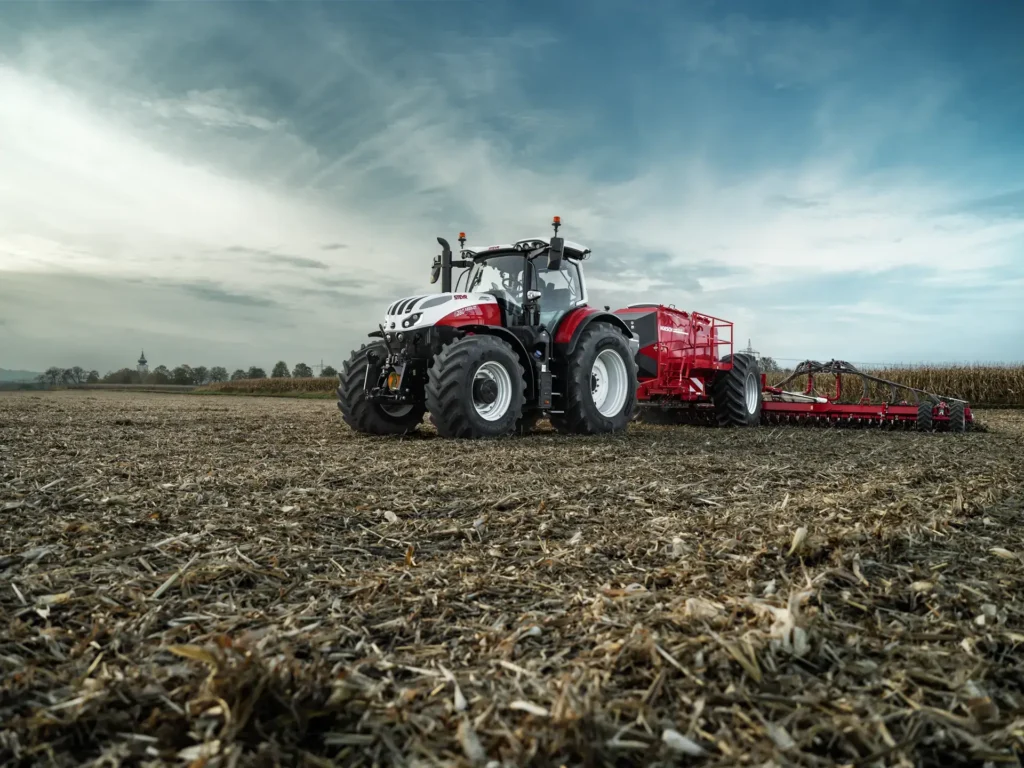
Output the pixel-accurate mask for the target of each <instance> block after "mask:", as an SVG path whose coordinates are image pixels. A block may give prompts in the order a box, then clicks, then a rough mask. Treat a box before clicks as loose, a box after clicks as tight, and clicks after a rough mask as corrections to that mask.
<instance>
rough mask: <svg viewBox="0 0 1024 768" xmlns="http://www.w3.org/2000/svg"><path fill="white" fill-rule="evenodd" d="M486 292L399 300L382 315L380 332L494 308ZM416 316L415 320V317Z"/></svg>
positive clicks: (424, 325)
mask: <svg viewBox="0 0 1024 768" xmlns="http://www.w3.org/2000/svg"><path fill="white" fill-rule="evenodd" d="M497 303H498V300H497V299H495V298H494V296H492V295H491V294H489V293H431V294H424V295H421V296H407V297H406V298H404V299H399V300H398V301H396V302H395V303H393V304H392V305H391V306H390V307H388V308H387V311H386V312H385V313H384V330H385V331H386V332H393V333H401V332H402V331H413V330H416V329H418V328H428V327H430V326H432V325H435V324H436V323H437V321H438V320H440V319H441V318H443V317H445V316H446V315H450V314H451V313H452V312H455V311H456V310H459V309H463V308H465V307H472V306H477V305H479V304H491V305H495V306H497ZM416 315H419V317H416Z"/></svg>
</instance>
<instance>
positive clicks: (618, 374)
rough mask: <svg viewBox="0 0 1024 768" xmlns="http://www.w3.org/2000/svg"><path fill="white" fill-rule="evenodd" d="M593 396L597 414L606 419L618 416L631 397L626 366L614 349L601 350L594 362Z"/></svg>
mask: <svg viewBox="0 0 1024 768" xmlns="http://www.w3.org/2000/svg"><path fill="white" fill-rule="evenodd" d="M591 394H592V395H593V397H594V405H595V406H596V407H597V412H598V413H600V414H601V415H602V416H604V417H606V418H610V417H612V416H616V415H618V414H619V413H620V412H621V411H622V409H623V407H624V406H625V405H626V399H627V398H628V397H629V380H628V377H627V375H626V364H625V363H624V362H623V361H622V356H621V355H620V354H619V353H618V352H616V351H615V350H614V349H603V350H601V351H600V352H599V353H598V355H597V358H596V359H595V360H594V368H593V371H592V378H591Z"/></svg>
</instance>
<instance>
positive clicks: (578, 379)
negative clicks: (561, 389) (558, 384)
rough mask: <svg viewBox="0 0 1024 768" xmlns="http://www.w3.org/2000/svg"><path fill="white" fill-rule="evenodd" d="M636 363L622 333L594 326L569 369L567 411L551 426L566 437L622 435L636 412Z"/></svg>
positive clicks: (581, 341) (582, 338) (585, 334)
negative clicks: (604, 434)
mask: <svg viewBox="0 0 1024 768" xmlns="http://www.w3.org/2000/svg"><path fill="white" fill-rule="evenodd" d="M636 388H637V383H636V362H635V361H634V359H633V355H632V354H631V353H630V350H629V344H627V342H626V337H625V336H623V335H622V333H621V332H620V331H618V330H616V329H615V328H613V327H612V326H610V325H608V324H607V323H594V324H592V325H591V326H590V327H589V328H587V329H586V330H585V331H583V334H582V335H581V336H580V339H579V341H578V342H577V344H576V349H575V351H574V352H573V355H572V357H571V358H570V359H569V360H568V361H567V364H566V392H565V397H564V411H563V412H562V413H558V414H551V417H550V418H551V426H553V427H554V428H555V429H556V430H558V431H559V432H562V433H566V434H577V435H595V434H602V433H607V432H621V431H623V430H625V429H626V428H627V427H628V426H629V423H630V422H631V421H632V420H633V415H634V410H635V409H636Z"/></svg>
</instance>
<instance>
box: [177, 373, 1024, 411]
mask: <svg viewBox="0 0 1024 768" xmlns="http://www.w3.org/2000/svg"><path fill="white" fill-rule="evenodd" d="M865 373H869V374H871V375H873V376H879V377H881V378H884V379H889V380H890V381H896V382H899V383H900V384H905V385H907V386H910V387H916V388H917V389H925V390H927V391H929V392H934V393H936V394H939V395H946V396H949V397H955V398H959V399H961V400H966V401H967V402H968V403H970V404H971V405H972V406H977V407H984V406H1024V365H1016V366H994V365H986V366H969V365H964V366H941V367H939V366H936V367H915V368H910V367H907V368H881V369H874V370H868V371H865ZM787 375H788V374H786V373H783V372H775V373H770V374H768V383H769V384H773V385H774V384H778V383H779V382H781V381H782V380H783V379H784V378H785V377H786V376H787ZM842 378H843V381H842V397H841V398H840V399H841V400H842V401H843V402H856V401H858V400H859V399H860V397H861V395H862V393H863V386H862V384H861V380H860V379H859V378H857V377H856V376H843V377H842ZM806 384H807V378H806V377H799V378H797V379H794V380H793V381H791V382H790V383H789V384H788V385H787V387H786V388H787V389H789V390H791V391H797V392H802V391H803V390H804V387H805V386H806ZM814 385H815V390H816V391H817V392H818V394H822V395H829V396H832V395H833V394H834V393H835V377H834V376H832V375H818V376H815V378H814ZM337 386H338V380H337V378H335V377H333V376H330V377H323V378H308V379H294V378H287V379H285V378H281V379H241V380H239V381H225V382H221V383H218V384H209V385H207V386H205V387H200V388H199V389H198V390H196V391H197V392H200V393H211V394H224V395H268V396H278V397H283V396H298V397H303V396H304V397H330V396H333V395H334V391H335V389H336V388H337ZM869 395H870V397H871V398H872V400H873V401H875V402H881V401H885V400H887V399H888V398H889V391H888V387H886V386H884V385H878V384H872V385H871V386H870V389H869ZM904 395H905V393H898V396H899V397H903V396H904ZM910 399H911V400H912V398H910Z"/></svg>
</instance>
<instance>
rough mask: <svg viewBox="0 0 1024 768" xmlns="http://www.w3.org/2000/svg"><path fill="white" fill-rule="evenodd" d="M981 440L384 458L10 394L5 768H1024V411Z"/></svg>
mask: <svg viewBox="0 0 1024 768" xmlns="http://www.w3.org/2000/svg"><path fill="white" fill-rule="evenodd" d="M976 417H977V418H978V419H979V420H980V421H982V422H983V423H984V424H985V425H986V426H987V427H988V431H986V432H977V433H969V434H966V435H951V434H930V435H922V434H918V433H914V432H880V431H870V430H857V431H852V430H851V431H846V430H829V429H817V430H816V429H807V428H800V427H792V428H774V429H773V428H769V427H762V428H757V429H751V430H722V429H714V428H709V427H656V426H649V425H648V426H637V427H636V428H634V429H631V430H630V432H629V433H628V434H627V435H624V436H616V437H602V438H596V439H595V438H585V439H584V438H572V439H568V438H563V437H559V436H557V435H555V434H553V433H552V432H550V431H547V430H546V429H545V428H544V427H543V426H542V428H541V431H540V432H539V433H538V434H536V435H533V436H530V437H526V438H521V439H509V440H504V441H487V442H475V443H467V442H451V441H444V440H441V439H439V438H437V437H435V436H434V435H433V434H432V432H431V429H430V428H429V427H428V426H426V425H424V427H423V428H422V434H420V435H417V436H413V437H408V438H404V439H378V438H367V437H361V436H357V435H354V434H353V433H352V432H351V431H350V430H349V429H348V428H347V427H346V426H345V425H344V424H343V423H342V422H341V419H340V416H339V414H338V411H337V409H336V408H335V405H334V403H333V402H331V401H320V400H282V399H271V398H227V397H225V398H201V397H195V396H187V395H163V394H138V393H130V394H124V393H109V392H63V393H42V394H39V393H16V394H6V395H0V763H3V764H9V765H59V766H64V765H79V764H83V763H89V762H91V761H94V760H96V759H97V758H100V757H104V758H105V761H104V762H102V763H96V764H103V765H118V764H148V765H159V764H167V765H188V764H191V765H194V766H234V765H257V764H259V765H271V764H274V763H279V764H289V765H295V764H298V765H327V764H342V765H372V764H377V765H385V764H395V765H398V764H402V765H410V766H412V765H424V766H426V765H460V764H461V765H487V764H488V763H492V764H494V765H499V764H507V765H526V764H530V765H551V766H559V765H579V764H591V765H613V764H614V765H653V764H669V763H672V762H678V761H680V760H682V761H684V762H687V763H689V764H693V765H709V766H710V765H716V766H718V765H721V766H725V765H772V764H775V765H811V766H818V765H822V766H823V765H836V764H838V765H958V764H962V765H967V764H972V765H973V764H977V765H982V764H983V763H985V762H986V761H991V763H992V764H997V763H1004V764H1005V763H1006V762H1007V761H1008V762H1009V763H1010V764H1019V761H1020V759H1021V755H1022V753H1024V597H1022V596H1024V517H1022V514H1024V501H1022V488H1024V411H978V412H977V413H976Z"/></svg>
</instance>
